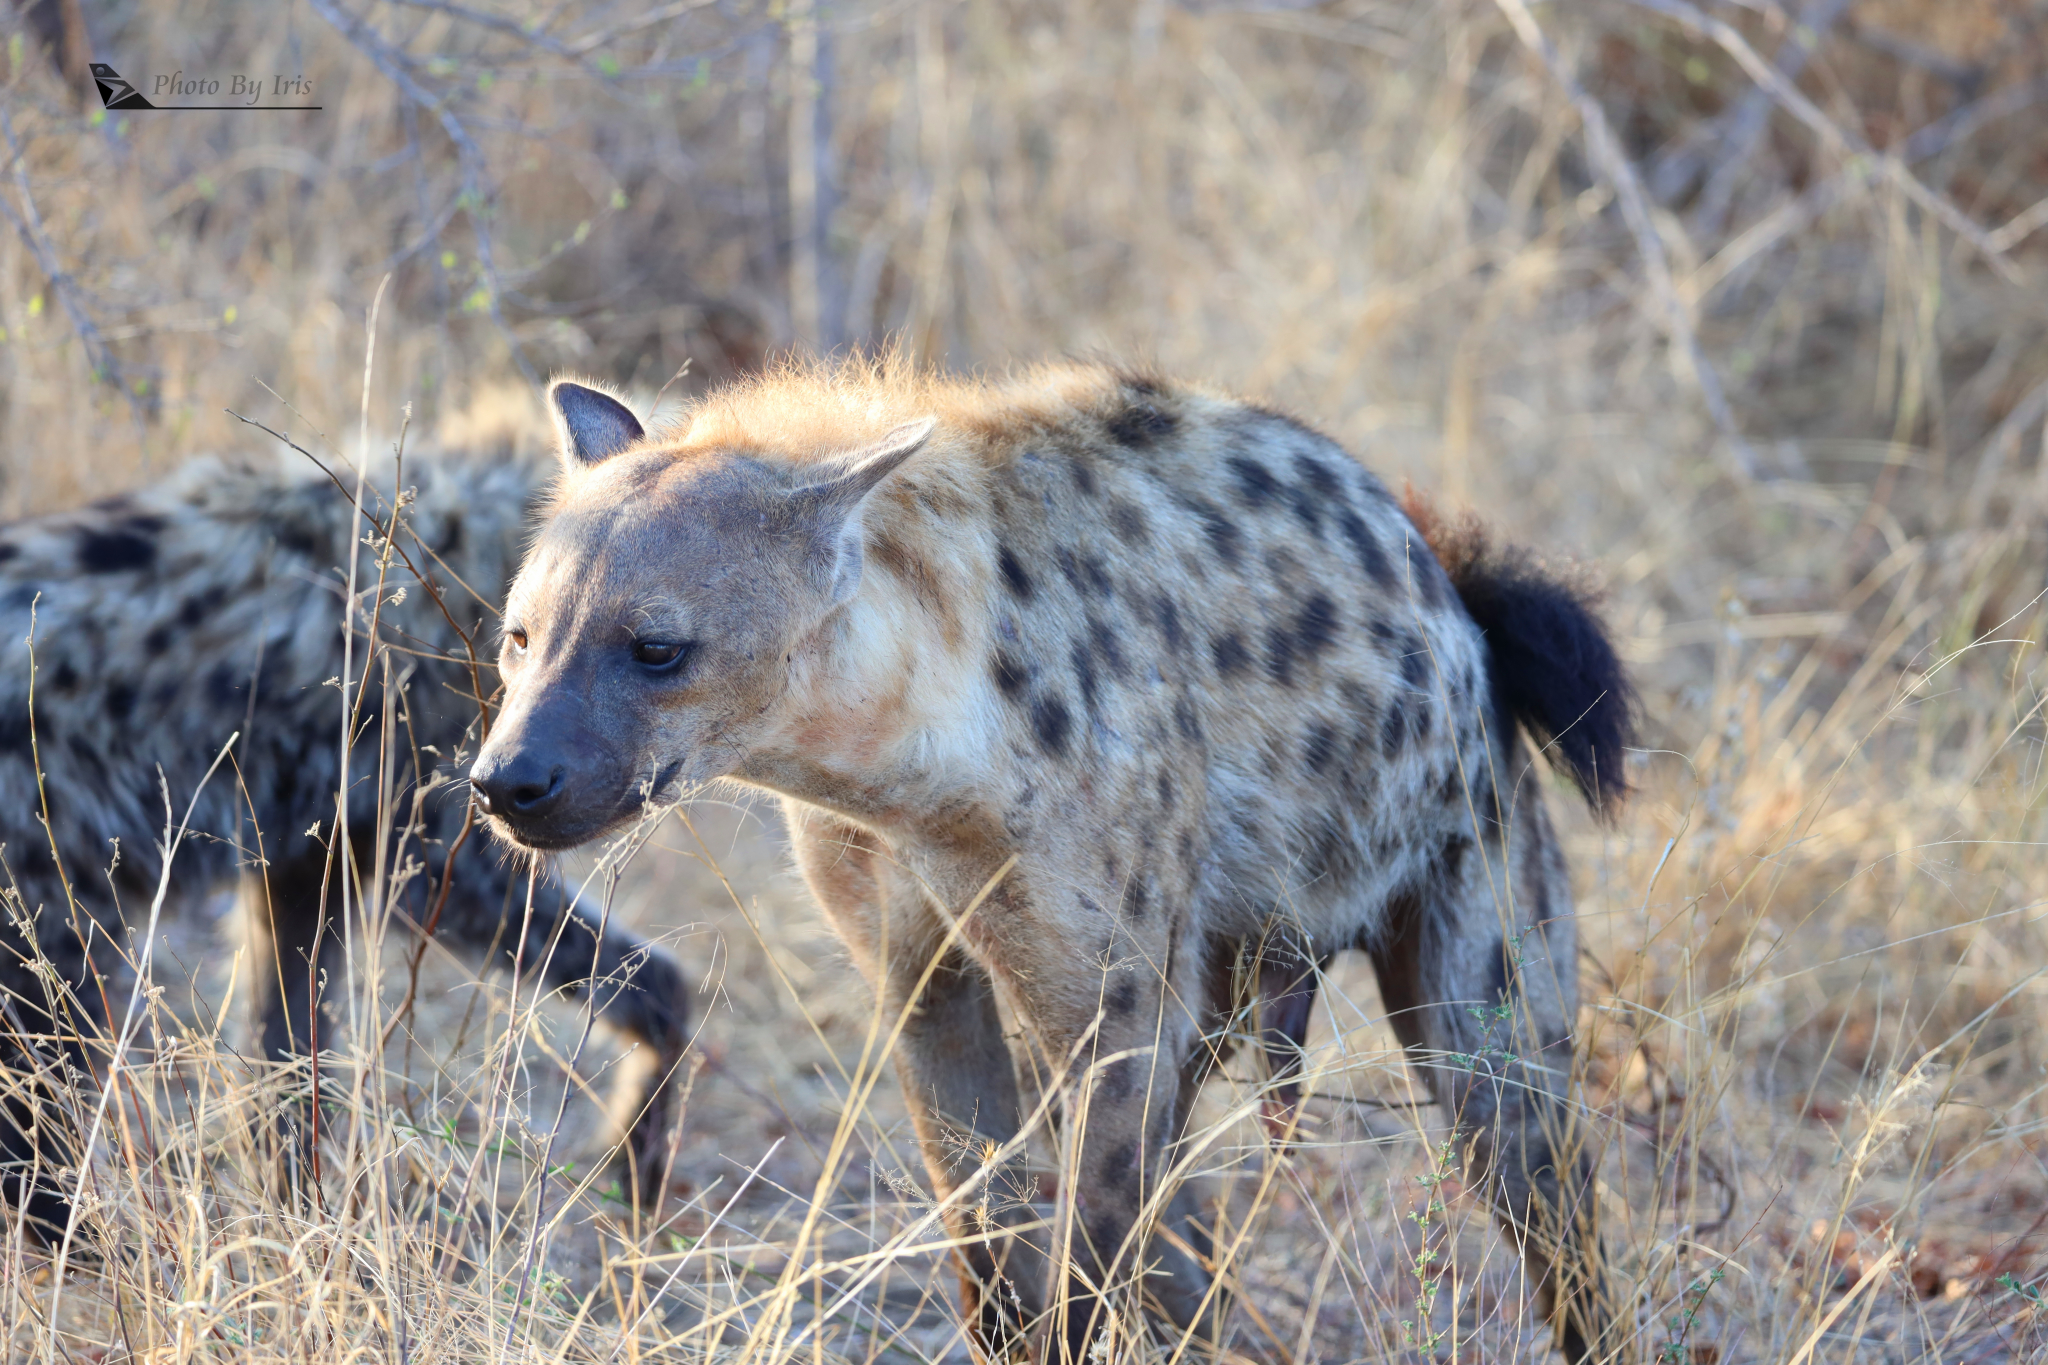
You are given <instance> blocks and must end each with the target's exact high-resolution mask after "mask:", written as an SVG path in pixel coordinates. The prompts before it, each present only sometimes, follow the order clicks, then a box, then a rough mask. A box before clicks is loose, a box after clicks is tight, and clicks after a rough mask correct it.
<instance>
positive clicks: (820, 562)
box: [790, 417, 938, 606]
mask: <svg viewBox="0 0 2048 1365" xmlns="http://www.w3.org/2000/svg"><path fill="white" fill-rule="evenodd" d="M937 425H938V420H937V419H936V418H932V417H926V418H924V419H922V420H921V421H916V422H905V423H904V424H903V425H902V426H900V427H897V428H896V429H895V430H894V431H891V432H890V433H889V434H888V435H886V436H884V437H883V438H882V439H881V440H879V441H876V442H875V443H874V444H873V445H870V446H866V447H863V448H862V449H860V450H856V451H853V452H851V453H850V454H848V455H846V456H845V457H844V458H843V459H842V461H841V463H840V465H839V469H838V472H837V473H835V474H834V475H833V476H832V477H831V478H829V479H826V480H824V481H822V482H820V483H812V484H805V485H804V486H803V487H801V488H797V489H793V490H791V492H790V497H791V499H792V500H793V501H794V502H795V503H796V505H797V507H798V508H799V509H800V512H799V515H800V516H802V517H803V519H804V520H806V521H808V522H809V523H810V525H811V528H812V538H811V543H812V545H814V546H815V547H816V550H815V553H816V555H817V567H818V568H819V569H821V570H823V571H824V573H825V574H826V575H829V577H828V581H829V582H830V583H831V585H832V588H831V592H832V603H833V605H834V606H837V605H839V604H840V603H842V602H847V601H850V600H852V597H853V594H854V592H855V591H856V590H858V589H859V587H860V568H861V553H860V539H861V537H860V529H861V511H862V509H863V507H865V505H866V503H867V498H868V494H870V493H872V492H874V491H875V489H876V487H877V486H878V485H879V484H880V483H881V482H882V480H884V479H886V478H888V477H889V476H890V475H891V474H893V473H895V472H896V469H897V467H898V466H899V465H901V464H902V463H903V462H904V461H905V460H907V459H909V458H910V457H911V456H913V455H915V454H917V452H918V451H919V450H920V449H922V448H923V446H924V443H925V442H926V441H928V440H930V439H931V434H932V428H933V427H935V426H937Z"/></svg>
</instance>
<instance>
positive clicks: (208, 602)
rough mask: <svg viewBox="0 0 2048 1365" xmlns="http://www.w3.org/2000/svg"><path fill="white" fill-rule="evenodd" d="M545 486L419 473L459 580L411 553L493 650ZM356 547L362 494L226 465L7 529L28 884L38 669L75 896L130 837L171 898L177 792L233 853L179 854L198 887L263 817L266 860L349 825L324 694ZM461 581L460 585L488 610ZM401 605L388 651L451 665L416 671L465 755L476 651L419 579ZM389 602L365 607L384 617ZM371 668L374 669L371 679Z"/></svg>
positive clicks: (2, 773)
mask: <svg viewBox="0 0 2048 1365" xmlns="http://www.w3.org/2000/svg"><path fill="white" fill-rule="evenodd" d="M537 478H538V474H537V471H536V470H535V469H534V468H533V467H532V466H531V464H530V463H522V462H520V461H517V460H511V459H507V460H499V461H486V460H476V461H462V460H455V459H444V460H440V461H433V460H418V461H415V462H414V467H413V469H411V470H410V471H408V475H407V483H408V484H409V485H411V486H413V487H415V488H417V489H418V490H419V493H418V499H417V502H416V504H415V505H414V507H413V508H412V509H411V510H410V517H411V521H412V525H413V528H414V530H415V531H417V533H418V535H419V537H420V539H421V541H422V542H424V545H425V546H426V547H428V548H430V549H431V551H432V554H433V556H438V557H439V559H440V560H441V561H442V564H436V563H434V562H433V558H431V557H429V556H428V555H427V554H426V553H425V551H423V550H422V548H421V546H420V545H419V544H415V543H412V541H411V538H410V537H409V536H408V537H406V538H405V545H404V548H405V549H406V550H407V551H408V553H409V554H410V555H411V556H412V557H413V558H414V560H415V561H424V563H423V567H424V568H425V569H426V570H427V571H428V572H429V573H430V574H432V575H433V576H435V577H436V578H438V579H439V580H440V583H441V585H442V586H443V588H444V589H445V596H446V601H447V604H448V607H449V609H450V612H451V614H452V615H453V616H454V618H455V620H456V621H457V622H459V623H461V624H462V625H463V626H464V627H465V628H466V629H467V630H468V631H469V632H470V633H471V634H472V635H474V634H476V633H477V631H478V629H479V627H480V626H482V625H483V624H484V623H486V622H487V621H488V619H489V616H488V608H487V606H486V602H488V601H492V600H494V599H495V596H496V595H498V594H500V593H502V591H503V585H504V582H505V581H506V579H507V577H509V574H510V572H511V569H512V567H513V561H514V558H515V557H516V555H517V552H518V535H519V532H520V529H521V527H522V525H523V521H524V515H525V508H526V506H527V505H528V503H529V502H530V500H531V498H532V497H533V495H534V492H535V486H536V482H537ZM372 491H373V494H374V493H375V490H374V489H373V490H372ZM389 496H390V490H389V489H386V490H384V497H385V498H386V499H388V497H389ZM364 529H367V528H366V527H365V528H364ZM356 531H357V525H356V519H355V515H354V511H353V509H352V507H351V506H350V504H349V500H348V497H347V495H346V494H344V493H343V492H342V491H341V490H340V489H338V488H337V487H336V486H335V484H334V483H333V482H332V481H331V480H329V479H328V478H327V477H326V476H325V475H322V474H320V473H319V472H318V471H315V470H312V469H310V468H309V469H307V470H306V471H305V472H304V473H294V474H289V475H287V474H281V473H279V472H277V471H274V470H268V469H256V468H249V467H237V466H234V465H230V464H227V463H224V462H220V461H215V460H200V461H195V462H193V463H192V464H189V465H187V466H186V467H184V468H183V469H182V470H180V471H179V472H178V473H177V474H175V475H174V476H172V477H171V478H169V479H166V480H165V481H163V482H161V483H159V484H157V485H154V486H152V487H149V488H146V489H144V490H142V491H140V492H137V493H134V494H130V495H126V496H122V497H116V498H110V499H106V500H104V501H102V502H98V503H95V504H93V505H92V506H90V507H87V508H84V509H81V510H78V511H75V512H67V513H60V514H55V515H51V516H45V517H41V518H37V519H35V520H32V521H26V522H17V523H15V524H13V525H11V526H6V527H4V528H0V741H4V742H0V803H4V807H5V809H6V810H8V811H10V812H14V813H15V814H11V815H9V816H7V817H6V821H7V823H6V826H5V827H4V834H0V837H4V838H5V840H6V843H7V845H8V847H7V858H8V862H9V864H10V866H12V867H13V868H14V869H15V871H16V872H17V874H23V873H28V874H34V873H37V872H40V871H44V870H46V865H47V863H48V844H47V841H46V840H43V839H41V838H40V837H31V835H35V836H40V833H41V832H40V830H39V829H37V828H36V827H35V825H34V824H33V823H32V822H28V820H27V816H28V812H30V811H32V810H34V809H36V808H37V807H38V805H39V802H40V799H41V798H40V796H39V794H38V789H37V785H36V778H35V763H34V761H32V758H31V753H30V743H29V740H30V733H31V726H30V719H31V715H30V694H29V689H30V685H31V676H32V675H31V672H30V660H31V655H32V656H33V661H34V673H33V685H34V707H33V721H34V725H33V733H34V738H35V750H36V753H35V758H36V759H37V760H39V761H40V764H41V767H42V772H43V778H44V781H43V786H42V792H43V793H44V794H46V795H47V796H48V798H49V804H50V816H51V821H52V825H53V827H54V830H53V832H54V834H55V837H56V841H57V843H58V845H59V847H60V848H62V849H63V850H64V851H65V852H66V853H67V854H69V855H70V856H71V857H72V858H74V859H76V858H80V857H83V856H87V855H88V853H89V856H90V858H91V861H90V862H89V863H87V864H86V865H85V866H83V867H78V868H71V869H67V871H69V872H70V874H71V875H72V876H73V877H77V876H81V875H84V876H90V877H93V878H94V880H98V876H97V873H95V872H94V871H93V867H94V866H95V865H99V866H103V865H104V864H105V863H106V862H107V861H108V859H109V858H110V856H111V849H110V847H109V846H108V844H107V840H108V839H109V838H115V837H119V838H120V839H121V840H122V849H121V857H122V861H123V862H124V863H126V864H128V865H130V866H131V867H133V868H134V869H135V870H136V871H137V873H138V875H140V876H146V877H148V878H149V879H150V880H151V881H153V880H154V874H155V854H154V850H153V848H152V847H151V844H152V842H153V841H154V840H156V839H161V838H162V837H163V835H164V828H165V820H166V815H165V801H166V792H167V793H168V800H169V802H170V807H171V810H172V812H173V814H174V816H175V817H176V819H177V820H180V821H182V820H183V819H184V818H185V815H186V809H187V804H188V803H189V802H191V801H192V799H193V797H194V795H195V794H197V795H198V796H199V805H198V807H197V808H196V809H195V810H194V812H193V820H192V824H193V828H194V829H196V830H200V831H203V832H205V833H207V834H210V835H213V836H215V837H214V838H208V839H200V840H195V841H192V842H190V843H188V844H187V846H186V847H185V848H183V849H181V850H180V853H179V858H180V860H181V864H182V863H183V862H184V860H186V859H190V860H191V861H192V864H193V866H194V869H195V875H201V874H199V873H198V869H199V868H201V867H212V868H215V869H218V870H224V869H225V868H228V867H232V866H233V865H234V862H235V861H236V859H237V856H238V855H237V853H236V851H235V849H234V848H233V846H232V843H233V842H240V843H246V844H247V845H248V847H247V849H246V851H245V855H243V856H247V855H253V854H254V852H255V848H254V840H255V837H256V830H255V829H253V828H246V829H245V828H243V826H244V823H245V818H246V817H250V816H254V817H256V818H257V819H259V820H260V821H261V822H262V824H263V828H262V830H261V834H262V838H263V841H264V845H265V847H264V852H265V853H266V855H268V856H271V857H277V858H285V857H290V856H293V855H294V854H296V853H298V852H300V851H302V850H303V847H304V846H305V845H306V844H308V843H309V842H310V840H309V838H308V836H307V833H306V831H307V829H308V828H309V826H310V825H312V824H313V823H315V822H321V823H324V824H331V823H332V820H333V818H334V814H335V805H334V799H335V790H336V782H337V779H338V775H339V759H340V741H341V697H340V693H339V691H338V690H337V689H336V688H335V687H332V686H323V685H322V684H323V683H325V682H326V680H327V679H329V678H336V677H338V676H339V675H340V673H341V671H342V661H343V660H342V655H343V644H344V639H343V635H342V632H341V629H340V621H341V618H342V608H343V603H344V598H345V588H346V580H345V578H344V576H343V574H342V572H341V570H342V568H343V567H344V566H346V564H347V562H348V557H349V550H350V541H351V538H352V535H353V534H354V533H355V532H356ZM358 553H359V560H358V574H359V587H360V588H369V587H371V586H374V583H375V581H376V558H377V556H376V551H375V549H374V548H372V547H370V546H367V545H366V546H361V547H359V550H358ZM442 565H453V566H455V568H456V570H458V571H459V572H460V573H461V576H462V578H463V579H465V580H466V581H468V582H469V584H470V587H471V588H473V589H474V590H475V592H476V593H480V594H484V595H485V599H486V600H485V602H480V601H478V600H477V598H476V597H475V596H472V595H471V592H470V590H469V589H466V588H464V587H462V586H460V585H458V584H456V583H455V582H454V581H452V577H453V576H452V574H451V572H450V571H449V570H448V569H447V568H444V567H442ZM400 588H404V589H406V591H405V593H404V594H403V600H402V601H400V602H398V603H396V604H393V603H391V602H389V601H388V600H387V602H386V604H385V606H384V607H383V612H384V619H383V622H382V626H383V628H384V629H383V633H384V634H385V636H386V638H401V639H410V640H413V641H417V642H419V644H420V645H421V646H423V647H425V651H426V652H427V653H429V654H431V655H434V656H439V657H430V658H415V659H413V660H411V661H409V666H410V667H412V668H413V670H414V680H415V681H414V688H413V690H414V693H415V694H416V695H418V696H420V697H421V699H422V701H423V702H425V703H426V704H425V705H423V706H422V707H421V708H420V715H419V719H420V720H421V722H422V723H423V726H424V728H425V730H426V731H427V733H426V734H425V735H424V736H423V737H422V742H425V743H429V744H434V743H436V742H440V743H445V744H450V745H453V744H456V743H459V742H460V740H461V737H462V734H463V732H464V730H465V728H466V727H467V726H468V725H469V724H470V723H471V722H472V721H473V720H474V717H475V714H476V707H475V703H474V702H473V701H471V702H469V703H468V704H467V705H466V706H465V705H463V703H462V699H461V698H460V697H457V696H451V695H449V694H448V693H447V689H448V688H450V687H453V688H458V689H460V691H461V692H462V693H473V692H474V686H473V684H472V683H471V682H470V680H469V678H468V670H467V668H466V667H464V666H463V665H462V664H460V663H458V662H456V659H457V658H458V657H459V656H460V655H461V653H462V649H461V642H460V638H459V637H458V636H457V635H456V634H455V632H454V630H452V629H451V628H450V627H449V626H448V625H447V623H446V622H445V621H443V620H442V619H441V617H440V613H439V611H438V610H437V609H436V608H435V607H434V606H433V604H432V603H431V602H430V600H429V599H428V597H427V595H426V594H425V593H423V592H422V591H421V590H420V585H419V584H418V583H417V582H415V581H414V580H413V578H412V575H411V574H410V573H409V572H407V571H406V570H405V569H404V567H403V566H402V565H400V566H398V567H397V569H396V572H395V573H394V574H393V576H392V577H391V581H390V584H389V589H388V590H387V593H386V597H387V599H388V598H390V597H392V596H397V595H399V594H398V589H400ZM374 602H375V597H374V594H371V595H368V596H366V597H365V599H364V607H365V610H366V611H367V610H368V609H369V608H370V607H371V606H373V605H374ZM32 621H33V634H32V638H31V622H32ZM365 652H366V651H364V650H361V649H359V650H358V651H357V654H358V659H359V662H358V672H359V673H360V671H361V664H360V657H361V655H362V654H363V653H365ZM369 719H370V722H371V725H372V727H373V728H374V726H375V724H376V719H375V717H374V716H371V717H369ZM238 733H239V734H240V735H241V738H240V740H239V741H238V742H237V744H236V747H235V751H234V758H235V760H236V762H235V764H233V765H230V764H223V765H221V768H220V770H219V771H218V772H217V773H216V774H215V776H214V778H213V780H212V781H210V782H207V783H205V784H204V787H203V789H202V785H201V779H202V778H203V777H204V775H205V773H206V771H207V769H208V768H209V767H210V766H212V765H213V763H214V761H215V759H216V758H218V757H219V756H220V753H221V751H222V747H223V746H224V745H225V744H226V743H227V741H228V740H229V738H230V737H231V736H234V735H236V734H238ZM372 752H374V749H372ZM449 757H450V758H451V759H452V757H453V755H452V753H451V754H450V755H449ZM238 769H239V774H238V771H237V770H238ZM159 772H161V778H160V777H159ZM238 784H246V789H243V788H242V787H241V786H239V785H238ZM223 840H231V841H232V842H223ZM215 875H218V871H216V874H215Z"/></svg>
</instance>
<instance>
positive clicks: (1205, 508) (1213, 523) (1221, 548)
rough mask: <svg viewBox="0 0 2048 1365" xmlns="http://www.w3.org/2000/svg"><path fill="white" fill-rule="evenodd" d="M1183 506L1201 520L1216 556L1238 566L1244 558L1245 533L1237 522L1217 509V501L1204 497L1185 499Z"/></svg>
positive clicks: (1203, 532) (1233, 566) (1203, 530)
mask: <svg viewBox="0 0 2048 1365" xmlns="http://www.w3.org/2000/svg"><path fill="white" fill-rule="evenodd" d="M1181 506H1183V507H1185V508H1187V510H1188V511H1190V512H1192V513H1194V514H1195V516H1196V518H1197V519H1198V520H1200V521H1201V523H1202V534H1203V535H1205V536H1207V537H1208V538H1209V548H1210V549H1211V550H1213V551H1215V553H1216V557H1217V558H1218V559H1220V560H1222V561H1223V562H1224V563H1225V564H1228V565H1230V566H1231V567H1232V568H1236V567H1237V565H1238V564H1239V563H1240V562H1242V561H1243V559H1244V533H1243V532H1242V531H1239V530H1238V529H1237V523H1236V522H1234V521H1232V520H1231V519H1230V518H1229V517H1226V516H1224V515H1223V513H1222V512H1220V511H1219V510H1217V507H1216V504H1215V503H1213V502H1209V501H1207V500H1206V499H1203V498H1187V499H1184V500H1183V501H1182V502H1181Z"/></svg>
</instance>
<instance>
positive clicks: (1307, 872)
mask: <svg viewBox="0 0 2048 1365" xmlns="http://www.w3.org/2000/svg"><path fill="white" fill-rule="evenodd" d="M1353 853H1354V849H1353V847H1352V842H1351V840H1350V839H1349V838H1347V837H1346V836H1345V834H1344V830H1343V828H1342V827H1341V826H1340V825H1338V824H1337V822H1336V821H1334V820H1327V819H1326V820H1319V821H1317V822H1316V823H1315V824H1314V825H1313V826H1312V827H1311V828H1310V829H1309V830H1308V832H1307V834H1306V836H1305V838H1304V839H1303V841H1302V845H1301V856H1300V857H1299V858H1297V859H1296V860H1295V865H1294V872H1295V875H1296V876H1297V877H1298V878H1300V880H1301V881H1302V882H1303V883H1304V884H1308V885H1313V884H1315V883H1317V882H1323V881H1327V880H1329V879H1331V878H1333V877H1343V876H1346V875H1348V874H1349V872H1350V871H1351V868H1352V865H1353V862H1354V861H1355V860H1354V858H1353Z"/></svg>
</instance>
